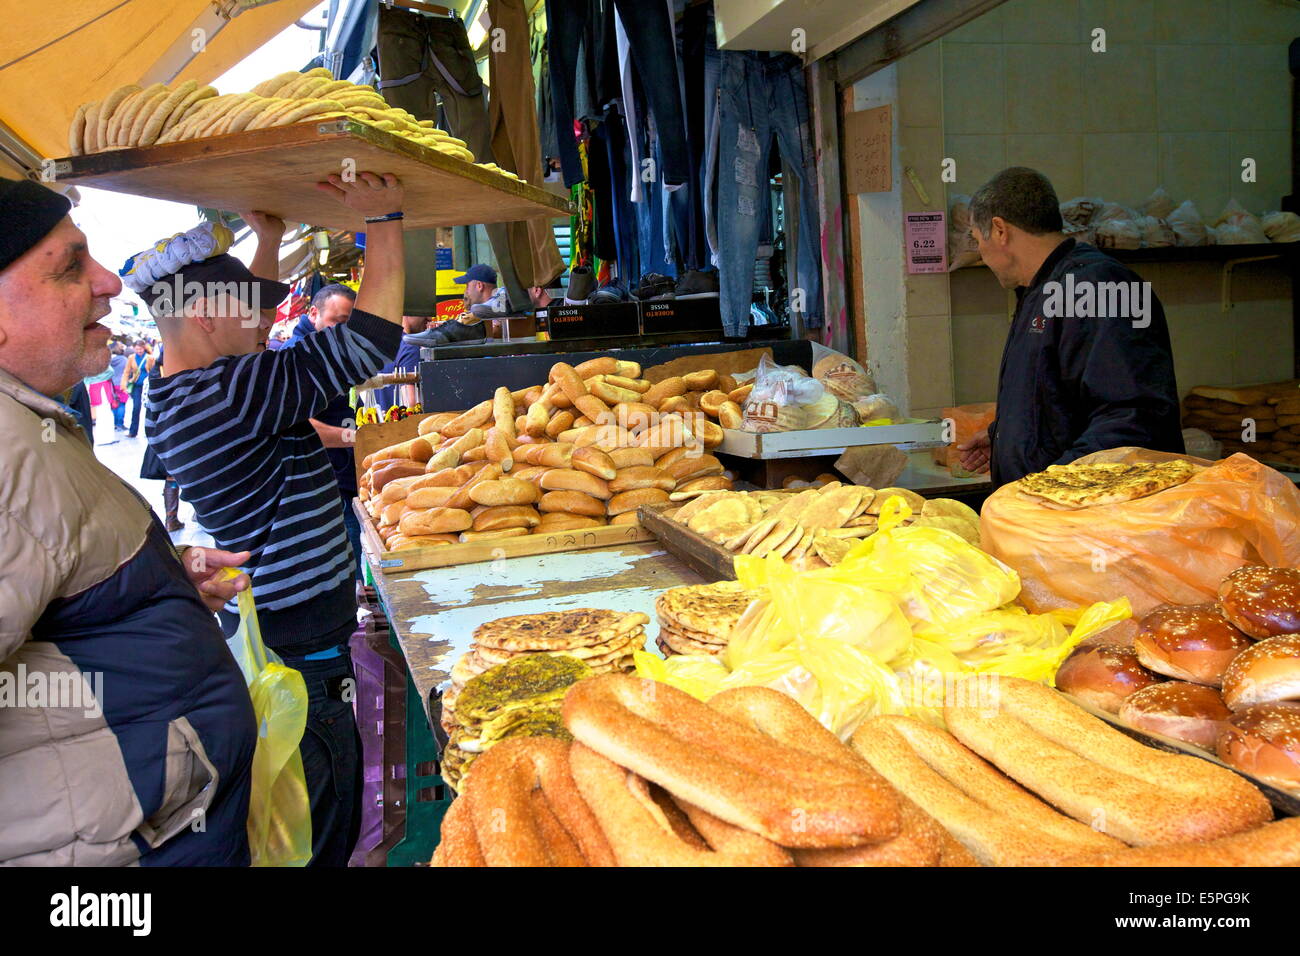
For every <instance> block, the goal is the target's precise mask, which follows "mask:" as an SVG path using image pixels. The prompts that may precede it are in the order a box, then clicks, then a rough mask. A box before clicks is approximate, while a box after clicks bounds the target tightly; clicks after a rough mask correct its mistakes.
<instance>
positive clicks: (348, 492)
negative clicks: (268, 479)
mask: <svg viewBox="0 0 1300 956" xmlns="http://www.w3.org/2000/svg"><path fill="white" fill-rule="evenodd" d="M356 301H357V294H356V293H355V292H353V291H352V290H351V289H349V288H348V287H347V286H345V285H342V284H339V283H332V284H330V285H327V286H322V287H321V289H320V291H319V292H317V293H316V294H315V295H314V296H312V299H311V306H310V307H309V308H308V309H307V311H306V312H305V313H304V314H303V316H302V318H300V319H299V320H298V323H297V324H296V325H295V326H294V327H293V333H292V334H291V335H290V336H289V341H288V342H286V343H285V346H286V347H292V346H294V345H296V344H297V343H299V342H301V341H302V340H303V339H304V338H305V337H306V336H308V335H311V334H314V333H316V332H322V331H324V330H325V329H332V328H334V326H336V325H342V324H343V323H344V322H346V321H347V320H348V317H349V316H350V315H352V307H353V305H354V304H355V303H356ZM267 348H270V345H269V343H268V345H267ZM352 384H353V385H354V386H355V385H360V384H361V383H360V382H353V383H352ZM310 421H311V427H312V428H314V429H316V434H317V435H319V436H320V442H321V444H322V445H324V446H325V454H326V456H328V458H329V460H330V467H331V468H332V469H333V470H334V478H335V480H336V481H337V482H338V486H339V498H340V499H341V500H342V502H343V523H344V525H345V526H346V527H347V532H348V541H350V542H351V544H352V553H353V555H354V556H356V558H357V561H358V564H357V569H358V570H357V577H358V578H360V577H361V571H360V568H361V565H360V555H361V523H360V522H359V521H358V520H357V516H356V512H354V511H353V510H352V499H353V498H355V497H356V496H357V474H356V466H355V464H354V456H353V454H352V449H353V446H354V444H355V442H356V412H355V411H354V410H353V408H352V405H351V403H350V402H349V401H348V394H347V392H343V393H341V394H339V395H335V396H334V397H333V398H331V399H330V400H329V404H327V405H326V406H325V407H324V408H323V409H322V410H321V411H320V412H319V413H318V414H317V415H316V417H315V418H312V419H310Z"/></svg>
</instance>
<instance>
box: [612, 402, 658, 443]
mask: <svg viewBox="0 0 1300 956" xmlns="http://www.w3.org/2000/svg"><path fill="white" fill-rule="evenodd" d="M614 421H615V422H616V423H617V424H618V426H619V427H620V428H622V429H624V430H626V431H627V432H629V433H631V434H633V435H639V434H640V433H641V432H643V431H645V430H646V429H647V428H649V427H650V426H651V425H653V424H654V423H655V422H657V421H659V409H657V408H655V407H654V406H653V405H647V404H646V403H645V402H620V403H619V404H617V405H615V406H614Z"/></svg>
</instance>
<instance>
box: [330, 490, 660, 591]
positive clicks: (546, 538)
mask: <svg viewBox="0 0 1300 956" xmlns="http://www.w3.org/2000/svg"><path fill="white" fill-rule="evenodd" d="M352 507H353V508H354V509H355V511H356V514H357V518H358V520H360V522H361V539H362V548H363V550H364V551H365V552H366V554H367V555H368V556H369V557H370V559H371V562H372V563H373V564H374V565H375V566H376V567H377V568H378V569H379V570H380V571H381V572H383V573H384V574H404V573H406V572H407V571H422V570H425V569H427V568H446V567H451V566H452V565H459V564H476V563H478V562H480V561H498V560H500V559H502V558H521V557H526V556H528V555H534V554H559V553H561V552H564V551H586V550H590V549H591V548H608V547H615V546H617V545H623V544H635V543H637V542H638V541H653V540H655V536H654V535H653V534H651V533H650V532H649V531H648V530H646V529H645V528H643V527H641V526H640V525H631V524H629V525H605V526H603V527H599V528H581V529H577V530H574V531H555V532H550V533H546V534H542V533H540V532H538V531H534V532H533V533H531V534H526V535H521V536H519V537H517V538H498V539H490V540H485V541H470V542H466V543H463V544H460V543H458V544H446V545H440V546H434V547H411V548H404V549H402V550H400V551H393V550H390V549H389V548H388V546H387V545H385V544H384V542H383V539H382V538H380V536H379V532H378V530H377V529H376V527H375V523H374V519H372V518H371V516H370V514H369V513H368V512H367V511H366V508H365V506H364V505H363V504H362V503H361V502H360V501H359V500H356V499H354V500H353V502H352Z"/></svg>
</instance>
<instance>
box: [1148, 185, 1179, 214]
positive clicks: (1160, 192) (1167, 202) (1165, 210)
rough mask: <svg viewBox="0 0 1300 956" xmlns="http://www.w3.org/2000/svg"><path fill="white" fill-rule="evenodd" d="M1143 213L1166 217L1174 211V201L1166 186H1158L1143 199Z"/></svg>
mask: <svg viewBox="0 0 1300 956" xmlns="http://www.w3.org/2000/svg"><path fill="white" fill-rule="evenodd" d="M1141 211H1142V215H1144V216H1153V217H1155V218H1156V219H1164V218H1166V217H1167V216H1168V215H1169V214H1170V213H1171V212H1173V211H1174V201H1173V199H1172V198H1171V197H1170V195H1169V193H1167V192H1165V187H1164V186H1157V187H1156V188H1155V189H1154V190H1152V192H1151V195H1150V196H1148V197H1147V198H1146V199H1144V200H1142V209H1141Z"/></svg>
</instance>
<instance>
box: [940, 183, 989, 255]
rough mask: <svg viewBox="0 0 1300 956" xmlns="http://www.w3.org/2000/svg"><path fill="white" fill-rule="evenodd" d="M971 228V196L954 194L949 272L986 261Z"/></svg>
mask: <svg viewBox="0 0 1300 956" xmlns="http://www.w3.org/2000/svg"><path fill="white" fill-rule="evenodd" d="M970 229H971V219H970V196H961V195H958V196H953V197H952V208H951V212H950V215H949V216H948V271H949V272H952V271H953V270H954V269H961V268H963V267H965V266H977V265H979V264H980V263H981V262H983V261H984V260H983V259H981V258H980V250H979V246H977V245H976V244H975V240H974V239H973V238H972V237H971V234H970Z"/></svg>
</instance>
